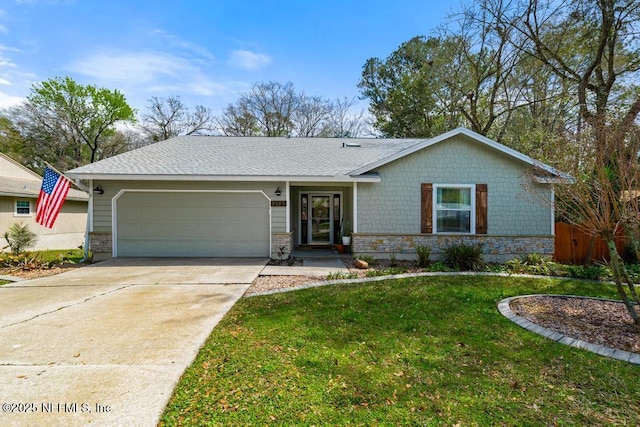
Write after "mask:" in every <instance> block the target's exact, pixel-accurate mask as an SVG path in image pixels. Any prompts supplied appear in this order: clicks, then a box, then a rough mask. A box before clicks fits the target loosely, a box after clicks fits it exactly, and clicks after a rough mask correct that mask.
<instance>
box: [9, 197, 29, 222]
mask: <svg viewBox="0 0 640 427" xmlns="http://www.w3.org/2000/svg"><path fill="white" fill-rule="evenodd" d="M18 202H27V203H29V213H19V212H18ZM13 216H15V217H24V218H28V217H32V216H33V202H32V201H31V200H29V199H14V202H13Z"/></svg>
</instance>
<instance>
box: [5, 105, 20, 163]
mask: <svg viewBox="0 0 640 427" xmlns="http://www.w3.org/2000/svg"><path fill="white" fill-rule="evenodd" d="M0 152H1V153H4V154H6V155H7V156H9V157H11V158H12V159H14V160H15V161H17V162H19V163H22V162H24V160H25V147H24V140H23V139H22V136H21V135H20V132H19V131H18V130H17V129H16V128H15V126H14V125H13V122H12V121H11V119H9V118H8V117H4V116H0Z"/></svg>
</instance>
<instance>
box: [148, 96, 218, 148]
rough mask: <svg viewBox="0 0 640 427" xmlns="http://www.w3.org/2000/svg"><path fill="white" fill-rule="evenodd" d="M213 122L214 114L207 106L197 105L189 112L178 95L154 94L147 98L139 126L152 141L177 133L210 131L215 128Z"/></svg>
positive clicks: (188, 133)
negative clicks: (161, 95)
mask: <svg viewBox="0 0 640 427" xmlns="http://www.w3.org/2000/svg"><path fill="white" fill-rule="evenodd" d="M214 124H215V119H214V115H213V113H212V112H211V110H210V109H209V108H206V107H203V106H201V105H197V106H196V107H195V110H194V111H193V112H191V111H189V109H188V108H187V107H186V106H185V105H184V104H183V103H182V101H181V100H180V97H179V96H169V97H167V98H158V97H156V96H154V97H152V98H151V99H149V105H148V106H147V113H145V114H144V115H143V116H142V121H141V123H140V128H141V129H142V130H143V131H144V133H145V134H147V136H148V138H149V139H150V140H151V141H152V142H158V141H163V140H165V139H169V138H173V137H176V136H178V135H192V134H194V133H197V132H201V131H210V130H213V129H214V128H215V126H214Z"/></svg>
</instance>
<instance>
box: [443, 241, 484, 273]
mask: <svg viewBox="0 0 640 427" xmlns="http://www.w3.org/2000/svg"><path fill="white" fill-rule="evenodd" d="M442 262H443V263H444V264H445V265H446V266H447V267H449V268H453V269H454V270H460V271H479V270H481V269H482V267H484V260H483V259H482V245H467V244H466V243H456V244H453V245H451V246H449V247H448V248H446V249H445V250H444V252H443V254H442Z"/></svg>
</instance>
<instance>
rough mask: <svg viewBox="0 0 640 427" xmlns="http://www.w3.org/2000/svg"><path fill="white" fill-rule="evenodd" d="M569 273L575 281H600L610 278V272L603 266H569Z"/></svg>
mask: <svg viewBox="0 0 640 427" xmlns="http://www.w3.org/2000/svg"><path fill="white" fill-rule="evenodd" d="M567 272H568V273H569V276H570V277H573V278H575V279H587V280H600V279H604V278H607V277H609V276H610V274H609V270H608V269H607V267H605V266H603V265H588V266H586V267H585V266H583V265H568V266H567Z"/></svg>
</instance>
